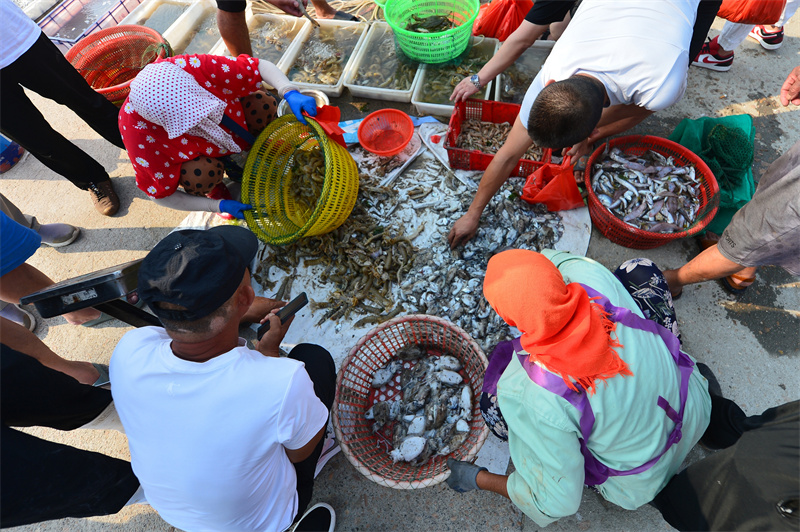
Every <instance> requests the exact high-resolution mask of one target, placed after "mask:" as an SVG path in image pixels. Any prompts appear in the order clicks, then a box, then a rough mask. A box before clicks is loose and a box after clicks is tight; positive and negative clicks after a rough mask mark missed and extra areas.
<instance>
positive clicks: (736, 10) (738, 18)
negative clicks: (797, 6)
mask: <svg viewBox="0 0 800 532" xmlns="http://www.w3.org/2000/svg"><path fill="white" fill-rule="evenodd" d="M785 6H786V0H722V5H721V6H720V7H719V11H718V12H717V16H718V17H720V18H724V19H725V20H728V21H730V22H737V23H739V24H775V23H776V22H778V20H780V18H781V15H782V14H783V8H784V7H785Z"/></svg>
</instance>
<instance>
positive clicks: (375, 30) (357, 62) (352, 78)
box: [344, 22, 422, 103]
mask: <svg viewBox="0 0 800 532" xmlns="http://www.w3.org/2000/svg"><path fill="white" fill-rule="evenodd" d="M386 38H389V39H391V40H392V41H394V37H393V35H392V29H391V27H390V26H389V25H388V24H387V23H385V22H374V23H373V24H372V26H370V29H369V32H368V33H367V36H366V38H365V39H364V44H362V45H361V47H360V48H359V50H358V52H357V53H356V54H355V56H354V59H353V65H352V66H351V68H350V70H349V71H348V72H347V73H346V74H345V80H344V86H345V87H347V89H348V90H349V91H350V93H351V94H352V95H353V96H358V97H362V98H374V99H376V100H385V101H390V102H403V103H408V102H410V101H411V95H412V94H413V93H414V89H415V88H416V86H417V84H418V83H419V78H420V77H421V76H422V68H420V66H419V65H418V66H416V67H414V68H415V69H416V73H415V74H414V77H413V79H412V80H411V85H410V86H409V88H408V89H407V90H399V89H385V88H381V87H373V86H369V85H359V84H357V83H356V79H357V77H358V75H359V73H360V72H361V69H362V68H363V66H364V65H365V63H366V62H367V60H368V58H369V57H371V56H372V55H373V54H375V53H377V50H376V49H375V48H376V47H377V46H378V45H379V44H380V43H381V42H382V41H384V39H386ZM392 53H394V54H396V51H393V52H392Z"/></svg>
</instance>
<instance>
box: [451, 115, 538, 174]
mask: <svg viewBox="0 0 800 532" xmlns="http://www.w3.org/2000/svg"><path fill="white" fill-rule="evenodd" d="M520 107H521V106H519V105H517V104H515V103H504V102H491V101H488V100H472V99H470V100H467V101H465V102H458V103H457V104H456V105H455V108H454V109H453V114H452V115H451V116H450V127H449V128H448V129H447V137H446V138H445V141H444V147H445V149H446V150H447V158H448V159H449V161H450V167H451V168H453V169H456V168H458V169H461V170H486V168H487V167H488V166H489V163H491V162H492V159H494V155H492V154H489V153H483V152H479V151H477V150H464V149H461V148H459V147H458V135H459V134H460V133H461V124H463V123H464V121H465V120H471V119H475V120H480V121H481V122H491V123H493V124H502V123H503V122H508V123H509V124H514V121H515V120H516V119H517V115H518V114H519V110H520ZM551 154H552V150H550V149H549V148H548V149H545V150H544V154H543V155H542V160H541V161H531V160H529V159H520V160H519V164H518V165H517V167H516V168H515V169H514V171H513V172H511V177H527V176H529V175H531V174H532V173H533V171H534V170H536V169H537V168H539V167H540V166H542V165H544V164H545V163H549V162H550V157H551Z"/></svg>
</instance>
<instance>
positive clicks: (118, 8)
mask: <svg viewBox="0 0 800 532" xmlns="http://www.w3.org/2000/svg"><path fill="white" fill-rule="evenodd" d="M140 2H141V0H113V1H112V2H111V3H110V6H109V8H108V9H107V10H105V11H102V12H100V11H99V10H98V13H97V16H87V15H84V14H82V13H84V10H85V9H86V10H89V11H88V13H91V4H96V3H97V2H96V1H94V2H93V1H92V0H65V1H64V2H61V3H60V4H59V5H58V6H56V8H55V9H53V10H52V11H51V12H50V13H48V14H47V15H45V16H44V17H42V19H41V20H40V21H39V22H38V25H39V27H40V28H42V31H43V32H44V34H45V35H47V36H48V37H50V40H51V41H53V43H54V44H55V45H56V46H57V47H58V49H59V50H61V52H62V53H67V51H69V49H70V48H72V46H73V45H74V44H75V43H76V42H78V41H79V40H81V39H82V38H83V37H86V36H87V35H90V34H92V33H94V32H95V31H97V30H102V29H105V28H110V27H112V26H116V25H117V24H120V23H121V22H122V20H123V19H124V18H125V17H126V16H128V15H129V14H130V13H131V11H133V10H134V9H135V8H136V6H138V5H139V3H140ZM95 9H96V8H95ZM86 21H88V22H86ZM73 24H74V25H73Z"/></svg>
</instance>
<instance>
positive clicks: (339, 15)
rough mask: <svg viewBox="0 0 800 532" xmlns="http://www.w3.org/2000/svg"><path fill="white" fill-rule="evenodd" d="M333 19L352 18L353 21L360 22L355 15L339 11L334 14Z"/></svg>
mask: <svg viewBox="0 0 800 532" xmlns="http://www.w3.org/2000/svg"><path fill="white" fill-rule="evenodd" d="M333 20H351V21H353V22H358V21H359V20H360V19H359V18H358V17H357V16H355V15H351V14H350V13H345V12H344V11H337V12H336V14H335V15H333Z"/></svg>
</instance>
